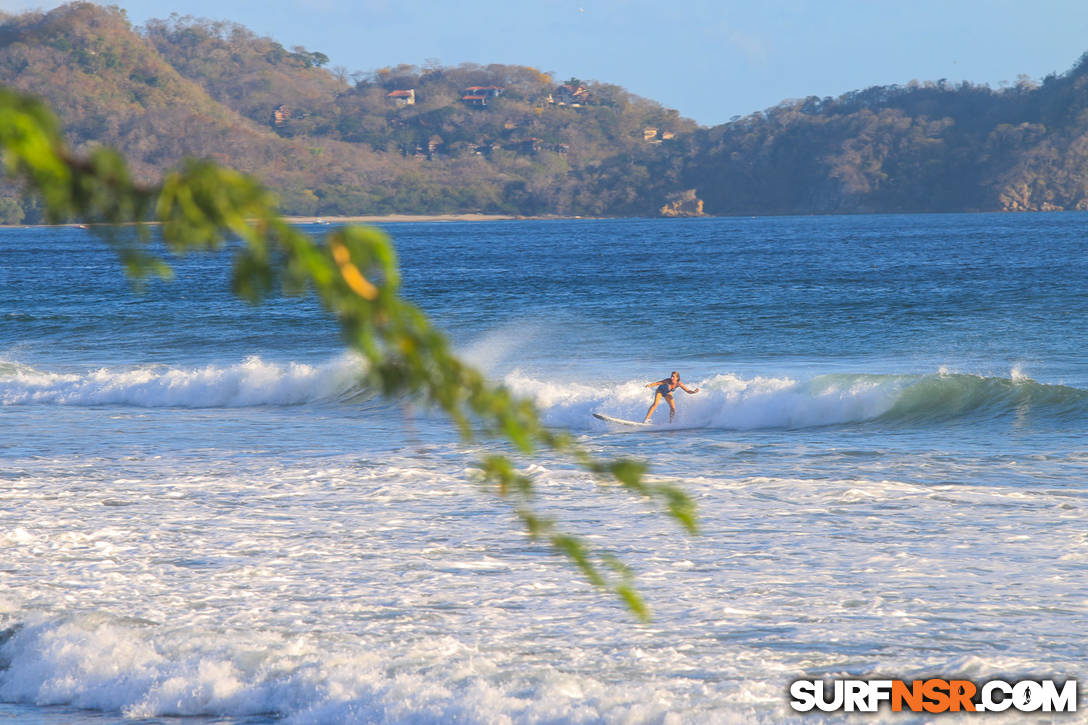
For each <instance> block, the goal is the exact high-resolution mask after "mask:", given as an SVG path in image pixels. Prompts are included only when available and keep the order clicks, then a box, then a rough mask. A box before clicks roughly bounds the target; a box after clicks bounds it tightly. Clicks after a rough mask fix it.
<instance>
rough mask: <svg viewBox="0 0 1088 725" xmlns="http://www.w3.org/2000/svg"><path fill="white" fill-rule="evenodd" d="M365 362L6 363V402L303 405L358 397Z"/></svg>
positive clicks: (2, 396)
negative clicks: (65, 369) (85, 367)
mask: <svg viewBox="0 0 1088 725" xmlns="http://www.w3.org/2000/svg"><path fill="white" fill-rule="evenodd" d="M363 369H364V368H363V363H362V361H361V359H360V358H359V357H358V356H356V355H352V354H344V355H342V356H340V357H338V358H336V359H334V360H332V361H330V362H326V363H322V364H318V365H309V364H305V363H296V362H288V363H274V362H265V361H264V360H261V358H259V357H257V356H250V357H248V358H246V359H245V360H244V361H243V362H241V363H237V364H235V365H226V366H223V365H206V366H204V367H200V368H178V367H168V366H165V365H147V366H141V367H137V368H131V369H116V368H101V369H98V370H94V371H91V372H86V373H52V372H46V371H41V370H37V369H35V368H32V367H28V366H25V365H19V364H14V363H2V364H0V404H3V405H24V404H32V403H44V404H54V405H76V406H78V405H133V406H139V407H149V408H156V407H185V408H230V407H244V406H256V405H300V404H305V403H314V402H321V401H328V400H337V399H342V398H344V397H347V396H350V395H352V394H354V393H357V392H359V390H360V384H359V381H360V377H361V375H362V372H363Z"/></svg>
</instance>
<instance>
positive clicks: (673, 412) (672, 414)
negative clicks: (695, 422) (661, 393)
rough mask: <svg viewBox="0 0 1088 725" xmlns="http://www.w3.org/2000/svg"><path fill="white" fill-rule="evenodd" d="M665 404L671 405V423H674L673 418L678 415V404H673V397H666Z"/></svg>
mask: <svg viewBox="0 0 1088 725" xmlns="http://www.w3.org/2000/svg"><path fill="white" fill-rule="evenodd" d="M665 402H666V403H668V404H669V422H670V423H671V422H672V417H673V416H674V415H676V403H674V402H673V400H672V396H671V395H666V396H665Z"/></svg>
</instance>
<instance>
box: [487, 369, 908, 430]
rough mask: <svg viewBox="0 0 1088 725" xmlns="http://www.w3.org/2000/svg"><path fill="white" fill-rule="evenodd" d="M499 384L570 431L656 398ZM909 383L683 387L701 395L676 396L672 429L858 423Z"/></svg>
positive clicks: (756, 382) (631, 413) (515, 379)
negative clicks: (600, 416)
mask: <svg viewBox="0 0 1088 725" xmlns="http://www.w3.org/2000/svg"><path fill="white" fill-rule="evenodd" d="M504 382H505V383H506V385H507V386H508V387H510V388H511V389H512V390H513V391H514V392H515V393H517V394H519V395H522V396H525V397H528V398H530V399H532V400H533V401H534V402H535V403H536V404H537V406H538V407H539V408H540V409H541V411H542V412H543V414H544V419H545V421H547V422H548V423H549V424H551V425H558V426H566V427H572V428H580V427H585V426H586V425H587V424H588V422H589V421H590V420H591V418H590V414H591V413H593V412H601V413H605V414H607V415H611V416H614V417H617V418H624V419H628V420H642V418H643V416H644V415H645V414H646V410H647V409H648V408H649V403H650V402H651V400H652V398H653V391H652V390H649V389H647V388H646V387H645V385H646V384H645V382H641V381H628V382H625V383H621V384H618V385H606V386H591V385H586V384H583V383H563V382H547V381H543V380H537V379H534V378H531V377H529V376H527V375H524V374H523V373H521V372H519V371H514V372H512V373H510V374H509V375H507V376H506V379H505V381H504ZM906 382H907V378H905V377H898V376H882V377H876V376H824V377H820V378H816V379H813V380H808V381H797V380H793V379H791V378H784V377H754V378H747V379H746V378H741V377H739V376H737V375H734V374H723V375H715V376H713V377H711V378H708V379H706V380H699V381H694V382H692V381H689V382H687V383H686V384H687V385H688V386H689V387H692V386H695V387H698V388H699V392H698V393H696V394H695V395H688V394H686V393H684V392H681V391H677V392H676V393H675V394H674V396H675V397H676V398H677V401H676V403H677V409H678V413H677V418H676V424H677V425H680V426H687V427H696V428H704V427H714V428H729V429H735V430H750V429H755V428H802V427H809V426H821V425H834V424H840V423H852V422H861V421H866V420H871V419H873V418H876V417H879V416H880V415H883V414H884V413H887V412H888V411H889V410H891V409H892V407H893V406H894V405H895V402H896V400H897V399H898V396H899V394H900V392H901V391H902V389H903V387H904V385H905V384H906ZM654 420H655V422H659V423H663V422H665V421H667V420H668V406H667V404H666V403H664V402H662V403H660V404H659V405H658V409H657V411H656V412H655V418H654Z"/></svg>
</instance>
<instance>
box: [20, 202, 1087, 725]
mask: <svg viewBox="0 0 1088 725" xmlns="http://www.w3.org/2000/svg"><path fill="white" fill-rule="evenodd" d="M1086 220H1088V217H1086V216H1085V215H1083V214H1077V213H1070V214H1040V215H1029V216H1004V215H940V216H859V217H819V218H804V217H791V218H779V219H775V218H767V219H695V220H660V221H655V220H581V221H518V222H489V223H419V224H397V225H390V227H389V231H390V232H391V233H392V234H393V236H394V239H395V241H396V243H397V247H398V251H399V253H400V256H401V261H402V268H403V271H404V280H405V292H406V294H407V295H408V296H409V297H410V298H411V299H413V300H414V301H415V302H416V303H417V304H419V305H420V306H421V307H423V308H424V309H425V310H426V311H427V312H428V314H430V315H431V316H432V318H433V319H434V320H435V321H436V322H437V323H438V324H439V325H440V326H441V327H443V328H444V329H445V330H446V331H447V332H448V334H449V335H450V338H451V340H452V342H453V343H454V346H455V347H456V348H457V349H458V350H459V351H460V353H461V354H462V355H463V356H464V357H465V358H466V359H468V360H469V361H471V362H472V363H473V364H474V365H476V366H478V367H479V368H480V369H482V370H483V371H484V372H485V373H486V374H487V375H488V376H489V377H490V378H491V379H492V380H494V381H496V382H499V383H501V384H503V385H505V386H506V387H507V388H509V389H510V390H511V391H513V392H514V393H515V394H517V395H519V396H521V397H524V398H527V399H529V400H531V401H533V403H534V404H535V405H536V406H537V408H538V410H539V411H540V414H541V417H542V419H543V421H544V422H545V423H546V424H547V425H548V426H551V427H553V428H555V429H557V430H564V431H568V432H570V433H571V434H573V435H574V436H576V437H577V439H578V440H579V442H580V443H581V444H582V445H583V446H585V447H586V448H588V449H589V450H591V451H592V452H594V453H595V454H597V455H600V456H603V457H620V456H622V457H634V458H638V459H641V460H645V461H647V462H648V463H649V464H650V474H649V475H650V477H651V479H652V480H655V481H668V482H670V483H673V484H675V485H679V486H680V487H682V488H684V490H686V491H687V492H688V493H689V494H690V495H691V496H692V497H693V498H694V499H695V501H696V503H697V506H698V511H699V522H700V533H699V534H698V535H696V536H689V535H687V534H685V533H684V532H683V531H681V530H680V529H679V527H678V526H677V525H676V524H675V523H673V522H671V521H670V520H668V519H667V517H665V516H662V515H661V514H660V512H659V511H658V510H656V509H655V507H654V506H652V505H649V504H647V503H646V502H644V501H642V500H640V499H638V498H635V497H631V496H629V495H625V494H622V493H620V492H610V491H605V492H603V493H602V492H601V491H600V490H599V489H598V488H597V487H596V486H595V484H594V482H593V481H592V480H591V479H590V477H589V476H588V474H585V473H584V472H582V471H580V470H579V469H578V468H577V467H576V466H574V465H572V464H571V462H569V461H567V460H565V459H563V458H562V457H560V456H556V455H552V454H543V455H539V456H537V457H534V458H527V459H519V466H520V467H521V469H522V470H523V471H524V472H525V473H526V474H527V475H529V476H530V477H531V478H532V479H533V480H534V482H535V484H536V485H537V487H538V489H539V490H540V491H541V496H540V501H539V505H540V507H541V508H542V510H543V512H544V513H546V514H548V515H550V516H553V517H555V518H556V519H557V520H558V521H559V522H560V523H561V525H562V526H563V528H564V529H565V530H567V531H570V532H572V533H575V534H578V535H579V536H581V537H582V538H583V539H584V540H585V541H586V542H587V543H588V544H590V545H592V546H595V547H598V548H600V549H601V550H603V551H607V552H609V553H612V554H615V555H616V556H617V557H619V558H620V559H621V560H622V561H623V562H625V563H626V564H628V565H629V566H630V567H631V568H632V570H633V571H634V573H635V575H636V577H637V579H636V582H637V586H638V588H639V591H640V592H641V593H642V595H643V596H644V598H645V599H646V601H647V603H648V605H649V606H650V608H651V610H652V614H653V618H652V620H651V621H650V622H648V623H645V624H642V623H639V622H638V621H637V620H636V619H634V618H633V617H632V616H631V614H630V613H629V612H627V611H626V610H625V609H624V608H623V606H622V605H621V604H620V603H619V602H617V601H614V600H613V599H611V598H610V597H608V596H607V595H605V594H602V593H601V592H599V591H596V590H594V589H593V588H592V587H591V586H590V585H588V584H587V583H586V582H585V581H584V580H582V578H581V577H580V575H579V574H578V573H577V572H576V571H575V570H573V568H572V567H570V566H569V565H568V564H567V563H565V562H564V561H563V560H562V559H561V558H560V557H557V556H555V555H554V554H553V553H551V552H550V551H549V550H548V549H547V548H546V547H545V546H544V545H542V544H540V543H536V542H533V541H531V540H529V539H528V537H526V536H525V535H524V533H523V532H522V531H521V530H519V528H518V524H517V521H516V518H515V516H514V515H513V512H512V510H511V509H510V507H509V506H508V505H507V504H506V503H505V502H503V501H502V500H500V499H497V498H495V497H494V496H492V495H491V494H489V493H488V492H487V491H486V490H484V489H482V488H481V486H480V485H479V483H478V481H477V478H476V475H475V474H476V470H477V461H478V460H479V459H480V458H481V457H482V456H484V455H486V454H487V453H489V452H492V451H495V450H502V451H508V450H509V449H508V446H506V445H505V444H503V443H501V442H494V441H486V440H477V441H473V442H470V443H465V442H462V441H460V440H459V439H458V437H457V435H456V432H455V431H454V430H453V429H452V428H451V427H450V425H449V424H448V422H447V421H445V420H444V419H443V418H442V416H440V415H439V414H438V413H436V412H435V411H433V410H429V409H427V408H426V407H424V406H420V405H419V404H417V403H415V402H414V401H410V400H404V399H396V400H386V399H383V398H381V397H380V396H377V395H375V393H374V391H372V390H370V389H368V387H367V385H366V383H365V367H364V365H363V363H362V362H361V360H360V358H358V357H357V356H356V355H354V354H353V353H351V352H350V351H347V350H345V348H344V345H343V343H342V342H341V341H340V339H339V337H338V335H337V331H336V329H335V326H334V325H333V324H332V323H331V322H330V321H329V320H327V319H326V318H325V317H324V315H323V313H322V312H321V310H320V309H319V308H318V306H317V305H316V304H315V303H314V302H313V301H312V300H309V299H306V298H302V299H297V298H277V299H274V300H272V301H271V302H270V303H269V304H268V305H266V306H264V307H257V308H254V307H251V306H249V305H247V304H244V303H241V302H238V301H236V300H233V299H232V298H231V296H230V294H229V291H228V289H229V287H228V284H229V265H227V264H226V261H227V260H226V259H224V258H211V257H185V258H181V259H177V260H174V263H175V265H176V268H177V280H176V281H174V282H172V283H162V282H154V283H151V284H150V285H149V288H148V289H147V290H146V291H144V292H139V291H137V290H134V289H133V288H132V286H131V285H130V284H129V283H128V282H127V281H126V280H125V279H124V277H123V274H122V273H121V272H120V265H119V264H117V262H116V260H114V259H113V258H112V257H111V256H110V253H109V251H108V250H107V249H105V248H104V246H103V245H101V243H99V242H98V241H97V240H96V239H95V238H94V236H93V235H92V234H90V233H89V232H87V231H86V230H77V229H7V230H0V291H2V292H0V502H2V504H0V719H5V718H7V719H12V720H13V721H18V722H29V723H43V724H48V725H53V724H54V723H80V724H86V723H102V722H111V723H112V722H128V721H138V722H147V721H152V722H171V721H174V718H184V720H183V721H184V722H195V723H205V722H206V723H213V722H214V723H224V722H225V723H275V722H288V723H342V722H359V723H372V722H381V723H447V722H466V723H536V722H550V723H689V722H696V723H721V722H746V723H747V722H785V721H796V722H820V721H822V718H825V719H828V720H839V719H842V718H839V717H836V716H820V715H817V716H813V715H807V716H801V715H800V714H798V713H794V712H792V711H791V710H790V708H789V706H788V696H787V692H788V687H789V683H790V682H792V681H793V680H796V679H799V678H835V677H860V678H876V677H896V678H902V679H908V680H909V679H912V678H922V677H929V676H949V677H953V676H954V677H960V678H964V679H971V680H975V681H981V680H985V679H989V678H1002V679H1007V680H1015V679H1026V678H1032V679H1039V678H1057V679H1065V678H1079V679H1082V680H1083V679H1084V663H1085V661H1086V656H1088V645H1086V644H1085V642H1084V638H1083V636H1081V633H1083V632H1084V631H1085V628H1086V625H1088V583H1086V582H1088V577H1086V576H1085V574H1086V573H1088V533H1086V532H1088V526H1086V522H1088V517H1086V513H1088V500H1086V494H1085V480H1086V476H1085V474H1086V472H1088V447H1086V446H1085V444H1084V435H1083V433H1084V429H1085V426H1086V423H1088V365H1086V364H1085V362H1084V358H1083V353H1082V348H1083V345H1084V342H1085V340H1086V337H1088V314H1086V313H1088V297H1086V296H1085V294H1084V291H1083V290H1084V280H1085V279H1088V261H1086V258H1085V255H1084V254H1083V250H1084V239H1085V230H1086V226H1085V222H1086ZM313 231H314V232H315V233H320V232H321V231H324V228H322V227H314V229H313ZM663 258H667V259H668V260H669V261H668V262H667V263H666V264H664V265H663V264H662V263H661V260H662V259H663ZM671 370H678V371H679V372H680V373H681V376H682V379H683V380H684V382H685V384H687V385H688V386H689V387H698V388H699V389H700V391H699V393H697V394H695V395H688V394H686V393H682V392H679V391H678V392H677V393H676V403H677V408H678V412H677V417H676V420H675V421H674V422H673V423H671V424H670V423H669V422H668V411H667V409H666V406H664V405H662V406H659V408H658V410H657V413H656V416H655V420H654V425H653V427H652V428H650V429H648V430H647V429H641V430H632V429H627V428H624V427H621V426H614V425H611V424H607V423H604V422H602V421H598V420H596V419H594V418H592V416H591V413H593V412H602V413H605V414H608V415H613V416H617V417H621V418H628V419H635V420H640V419H641V417H642V416H643V415H644V414H645V412H646V409H647V407H648V406H649V403H650V400H651V393H652V391H651V390H650V389H648V388H646V385H647V383H649V382H651V381H654V380H658V379H660V378H663V377H665V376H667V375H668V373H669V372H670V371H671ZM1082 699H1083V693H1082ZM1039 717H1040V718H1042V719H1043V720H1044V721H1045V720H1046V718H1045V716H1042V715H1040V716H1039ZM998 719H1002V718H1000V717H999V718H998ZM1004 719H1005V720H1008V721H1010V722H1012V721H1015V719H1016V718H1015V717H1014V716H1011V715H1008V716H1006V717H1005V718H1004ZM865 720H866V721H876V722H882V721H887V722H911V721H913V720H911V719H910V718H909V716H906V717H905V716H903V715H901V714H898V713H891V712H882V713H880V714H878V715H877V716H875V717H872V716H867V717H866V718H865ZM950 721H952V720H950ZM1061 721H1062V722H1080V721H1084V717H1082V716H1081V715H1080V714H1079V713H1078V714H1076V715H1074V716H1063V717H1062V718H1061Z"/></svg>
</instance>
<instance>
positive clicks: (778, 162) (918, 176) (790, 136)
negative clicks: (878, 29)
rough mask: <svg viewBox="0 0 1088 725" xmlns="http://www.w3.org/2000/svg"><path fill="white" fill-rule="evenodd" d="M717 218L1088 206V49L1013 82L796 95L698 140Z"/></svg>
mask: <svg viewBox="0 0 1088 725" xmlns="http://www.w3.org/2000/svg"><path fill="white" fill-rule="evenodd" d="M691 143H692V146H693V148H695V149H697V151H696V152H694V153H693V154H692V155H691V160H690V161H689V162H688V163H687V164H686V165H685V169H684V172H683V174H682V179H683V182H684V183H687V184H690V185H692V186H695V187H697V188H698V190H699V195H700V196H701V197H703V198H704V199H705V201H706V207H707V209H708V210H709V211H711V212H712V213H716V214H736V213H763V214H775V213H787V214H789V213H808V212H877V211H906V212H921V211H935V212H942V211H978V210H1002V211H1025V210H1031V211H1038V210H1060V209H1085V208H1088V54H1086V55H1085V56H1084V57H1082V58H1081V60H1080V62H1079V63H1078V64H1077V65H1076V66H1075V67H1074V68H1073V69H1072V70H1070V71H1069V72H1067V73H1065V74H1062V75H1051V76H1048V77H1046V78H1045V79H1043V80H1042V82H1041V83H1035V82H1032V81H1030V80H1028V79H1026V78H1021V79H1020V80H1019V82H1018V83H1017V84H1016V85H1015V86H1012V87H1009V88H1005V89H1001V90H992V89H990V88H989V87H987V86H978V85H972V84H970V83H961V84H958V85H950V84H947V83H945V82H943V81H938V82H935V83H934V82H927V83H918V82H912V83H910V84H909V85H907V86H886V87H875V88H869V89H867V90H863V91H857V92H854V93H848V94H846V95H843V96H841V97H839V98H824V99H820V98H815V97H812V98H807V99H804V100H801V101H790V102H785V103H782V104H780V105H778V106H777V107H775V108H771V109H769V110H767V111H764V112H762V113H757V114H754V115H752V116H749V117H747V118H742V119H737V120H734V121H733V122H731V123H727V124H724V125H722V126H717V127H714V128H711V129H707V130H699V131H697V132H696V134H695V138H694V139H693V140H692V142H691Z"/></svg>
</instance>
